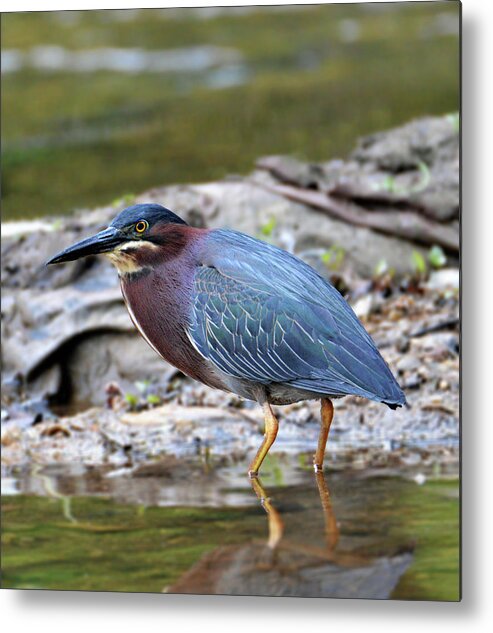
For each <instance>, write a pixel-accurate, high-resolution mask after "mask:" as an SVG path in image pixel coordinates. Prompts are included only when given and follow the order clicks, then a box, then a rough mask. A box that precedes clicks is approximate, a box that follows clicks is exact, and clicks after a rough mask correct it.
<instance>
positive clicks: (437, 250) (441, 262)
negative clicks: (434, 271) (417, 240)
mask: <svg viewBox="0 0 493 633" xmlns="http://www.w3.org/2000/svg"><path fill="white" fill-rule="evenodd" d="M428 261H429V262H430V265H431V266H432V268H443V267H444V266H445V264H446V263H447V256H446V255H445V253H444V252H443V250H442V248H441V247H440V246H437V245H436V244H435V246H432V247H431V248H430V250H429V251H428Z"/></svg>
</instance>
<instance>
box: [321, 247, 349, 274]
mask: <svg viewBox="0 0 493 633" xmlns="http://www.w3.org/2000/svg"><path fill="white" fill-rule="evenodd" d="M345 256H346V251H345V250H344V249H343V248H342V246H331V247H330V248H329V249H328V250H326V251H325V253H323V254H322V255H321V257H320V259H321V260H322V262H323V263H324V264H325V265H326V266H327V268H329V269H330V270H339V268H340V267H341V266H342V263H343V261H344V257H345Z"/></svg>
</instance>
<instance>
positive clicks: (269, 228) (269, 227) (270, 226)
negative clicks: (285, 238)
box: [260, 217, 277, 237]
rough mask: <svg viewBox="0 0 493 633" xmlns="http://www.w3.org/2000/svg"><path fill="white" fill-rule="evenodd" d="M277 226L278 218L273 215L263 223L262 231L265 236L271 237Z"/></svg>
mask: <svg viewBox="0 0 493 633" xmlns="http://www.w3.org/2000/svg"><path fill="white" fill-rule="evenodd" d="M276 226H277V220H276V218H274V217H272V218H271V219H270V220H269V221H268V222H266V223H265V224H262V226H261V227H260V233H261V234H262V235H263V236H264V237H270V236H271V235H272V233H273V231H274V229H275V228H276Z"/></svg>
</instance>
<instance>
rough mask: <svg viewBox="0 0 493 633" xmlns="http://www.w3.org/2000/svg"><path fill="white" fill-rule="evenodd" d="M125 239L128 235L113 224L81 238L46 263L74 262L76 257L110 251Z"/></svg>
mask: <svg viewBox="0 0 493 633" xmlns="http://www.w3.org/2000/svg"><path fill="white" fill-rule="evenodd" d="M125 241H126V237H125V235H124V234H123V233H122V232H121V231H119V230H118V229H116V228H114V227H113V226H109V227H108V228H107V229H104V231H100V232H99V233H97V234H96V235H93V236H92V237H88V238H86V239H85V240H81V241H80V242H77V243H76V244H73V245H72V246H69V247H68V248H66V249H65V250H64V251H62V252H61V253H58V254H57V255H55V256H54V257H52V258H51V259H49V260H48V261H47V262H46V265H47V266H48V264H61V263H62V262H72V261H74V260H75V259H79V258H80V257H86V256H87V255H97V254H99V253H109V252H110V251H112V250H114V249H115V248H116V247H117V246H119V245H120V244H122V243H123V242H125Z"/></svg>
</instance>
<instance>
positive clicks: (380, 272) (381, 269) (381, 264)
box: [373, 259, 389, 277]
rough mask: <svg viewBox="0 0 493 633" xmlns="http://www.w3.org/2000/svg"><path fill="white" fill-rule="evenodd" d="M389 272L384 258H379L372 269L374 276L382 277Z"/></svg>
mask: <svg viewBox="0 0 493 633" xmlns="http://www.w3.org/2000/svg"><path fill="white" fill-rule="evenodd" d="M388 272H389V265H388V264H387V260H386V259H380V260H379V261H378V262H377V265H376V266H375V268H374V270H373V276H374V277H383V276H384V275H386V274H387V273H388Z"/></svg>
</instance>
